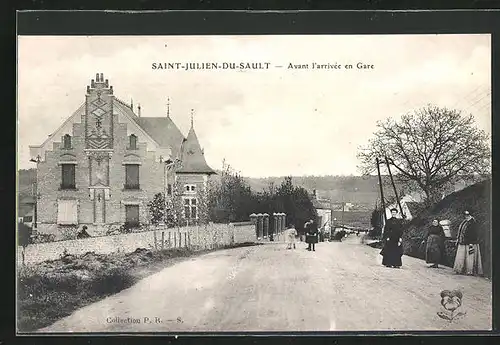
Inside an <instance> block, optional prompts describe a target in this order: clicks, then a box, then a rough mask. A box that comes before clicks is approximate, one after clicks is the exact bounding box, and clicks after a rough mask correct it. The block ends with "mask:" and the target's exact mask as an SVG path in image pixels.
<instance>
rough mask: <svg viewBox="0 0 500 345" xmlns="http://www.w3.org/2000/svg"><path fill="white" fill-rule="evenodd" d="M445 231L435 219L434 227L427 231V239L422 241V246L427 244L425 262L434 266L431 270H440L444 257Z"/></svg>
mask: <svg viewBox="0 0 500 345" xmlns="http://www.w3.org/2000/svg"><path fill="white" fill-rule="evenodd" d="M444 238H445V234H444V230H443V227H442V226H441V225H439V221H438V220H437V219H434V220H433V221H432V225H431V226H430V227H429V230H428V231H427V238H426V239H425V240H423V241H422V244H423V243H425V242H427V245H426V246H425V262H427V263H428V264H432V265H431V266H429V267H431V268H438V267H439V264H440V263H441V261H442V259H443V256H444V250H445V248H444Z"/></svg>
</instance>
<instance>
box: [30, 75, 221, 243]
mask: <svg viewBox="0 0 500 345" xmlns="http://www.w3.org/2000/svg"><path fill="white" fill-rule="evenodd" d="M140 112H141V110H140V107H139V108H138V110H137V114H136V113H135V112H134V107H133V105H129V104H127V103H125V102H123V101H121V100H119V99H118V98H116V97H115V96H114V94H113V86H111V85H110V84H109V82H108V79H104V76H103V74H102V73H101V74H97V75H96V79H95V80H92V81H91V85H90V86H87V92H86V94H85V100H84V102H83V104H82V105H81V106H80V107H79V108H78V109H77V110H76V111H75V112H74V113H73V114H72V115H71V116H70V117H69V118H68V119H67V120H66V121H65V122H64V123H63V124H62V125H61V126H60V127H59V128H58V129H57V130H56V131H55V132H54V133H52V134H51V135H49V137H48V138H47V140H45V142H44V143H43V144H42V145H40V146H30V154H31V159H32V161H35V162H37V194H38V205H39V206H38V212H37V219H36V221H37V228H38V231H39V232H40V233H54V234H57V233H58V232H60V231H61V229H63V228H65V227H66V228H67V227H68V226H70V227H74V226H75V225H82V224H85V225H87V226H88V227H89V230H91V231H92V230H96V229H103V228H106V226H108V225H111V224H117V225H121V224H130V225H134V224H138V223H139V224H148V223H149V222H150V219H151V218H150V214H149V210H148V206H147V204H148V202H149V201H151V200H152V199H153V197H154V195H155V194H157V193H164V195H166V196H167V200H168V198H171V197H172V194H173V187H174V186H179V184H180V186H181V188H183V193H182V202H183V203H184V207H183V215H184V217H185V218H186V219H188V220H189V219H192V220H195V219H197V218H198V214H199V212H197V207H198V204H197V192H198V190H200V189H202V188H203V187H204V186H206V184H207V182H208V179H209V177H210V176H211V175H212V174H214V171H213V170H212V169H211V168H210V167H209V166H208V165H207V163H206V161H205V157H204V152H203V149H202V148H201V146H200V144H199V142H198V138H197V136H196V133H195V130H194V127H193V121H192V118H191V129H190V130H189V133H188V135H187V137H184V136H183V135H182V133H181V132H180V130H179V129H178V128H177V126H176V125H175V124H174V122H173V121H172V119H171V117H170V113H169V110H167V114H166V116H163V117H141V116H140V115H141V113H140Z"/></svg>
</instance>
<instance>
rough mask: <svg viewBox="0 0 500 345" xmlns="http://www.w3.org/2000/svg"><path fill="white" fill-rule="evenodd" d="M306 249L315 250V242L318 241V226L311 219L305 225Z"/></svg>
mask: <svg viewBox="0 0 500 345" xmlns="http://www.w3.org/2000/svg"><path fill="white" fill-rule="evenodd" d="M306 242H307V244H308V246H307V250H309V251H310V250H312V251H313V252H314V251H316V248H315V244H316V243H318V226H317V225H316V223H315V222H314V221H313V220H310V221H309V224H308V225H307V227H306Z"/></svg>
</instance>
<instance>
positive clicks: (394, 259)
mask: <svg viewBox="0 0 500 345" xmlns="http://www.w3.org/2000/svg"><path fill="white" fill-rule="evenodd" d="M397 214H398V210H397V209H395V208H393V209H391V215H392V217H391V218H389V219H387V222H386V224H385V227H384V247H383V248H382V251H381V252H380V255H382V256H383V259H382V265H384V266H386V267H394V268H400V267H401V266H402V265H403V263H402V260H401V257H402V256H403V246H402V236H403V225H402V222H401V219H398V218H397V217H396V216H397Z"/></svg>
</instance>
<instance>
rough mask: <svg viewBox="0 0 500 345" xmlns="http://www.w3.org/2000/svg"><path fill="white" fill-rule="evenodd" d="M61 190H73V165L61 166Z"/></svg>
mask: <svg viewBox="0 0 500 345" xmlns="http://www.w3.org/2000/svg"><path fill="white" fill-rule="evenodd" d="M61 170H62V181H61V189H75V188H76V183H75V164H61Z"/></svg>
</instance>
